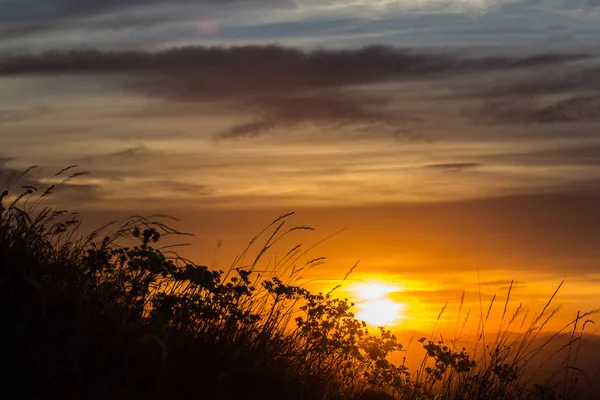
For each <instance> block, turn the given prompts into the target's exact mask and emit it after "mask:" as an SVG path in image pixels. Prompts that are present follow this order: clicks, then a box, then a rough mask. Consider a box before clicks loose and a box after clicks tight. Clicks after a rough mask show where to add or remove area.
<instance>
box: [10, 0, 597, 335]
mask: <svg viewBox="0 0 600 400" xmlns="http://www.w3.org/2000/svg"><path fill="white" fill-rule="evenodd" d="M599 44H600V1H599V0H544V1H538V0H472V1H470V0H437V1H436V0H414V1H408V0H397V1H395V0H320V1H316V0H270V1H269V0H262V1H261V0H227V1H224V0H219V1H217V0H169V1H166V0H109V1H107V0H102V1H101V0H0V181H4V180H6V179H8V177H9V176H10V175H11V174H12V173H15V172H17V171H21V170H23V169H24V168H26V167H28V166H31V165H34V164H35V165H39V166H40V168H38V169H37V170H34V171H33V172H32V174H31V175H29V176H28V177H27V178H26V179H24V181H23V182H21V184H32V185H39V184H40V183H41V182H44V181H45V180H46V179H47V178H48V177H49V176H51V175H52V174H53V173H54V172H56V171H57V170H59V169H61V168H62V167H65V166H67V165H71V164H77V165H79V169H78V170H79V171H88V172H89V173H90V174H89V175H88V176H84V177H79V178H77V179H75V180H74V181H72V182H70V183H69V184H68V185H65V186H64V187H63V188H62V190H60V191H59V192H58V193H57V195H56V197H55V201H58V202H59V203H60V204H61V206H62V207H67V208H69V209H71V210H77V211H80V212H81V213H82V215H83V216H84V219H85V220H86V222H87V223H88V224H90V226H94V224H95V226H100V225H102V224H103V223H105V222H108V221H111V220H113V219H116V218H121V217H125V216H128V215H131V214H153V213H160V214H170V215H173V216H176V217H178V218H180V219H181V221H180V222H178V223H176V227H177V228H179V229H181V230H184V231H188V232H192V233H194V234H196V236H195V237H194V238H192V239H191V243H192V245H191V246H190V247H188V248H185V249H183V250H182V252H183V253H184V254H185V255H187V256H190V257H191V258H193V259H194V260H196V261H197V262H199V263H203V264H210V265H211V266H214V267H216V268H227V266H228V265H229V263H230V262H231V260H232V259H233V256H234V255H235V254H236V253H238V252H240V251H242V250H243V248H244V246H245V244H246V243H247V242H248V241H249V240H250V239H251V238H252V237H253V235H254V234H256V233H258V232H259V231H260V229H262V227H263V226H265V225H266V224H268V223H269V222H270V221H271V220H273V219H274V218H276V217H277V216H279V215H282V214H284V213H286V212H289V211H292V210H295V211H297V214H296V215H295V216H293V218H292V219H291V220H290V223H292V224H293V223H296V224H299V225H310V226H312V227H314V228H315V229H316V231H315V232H310V233H301V234H300V235H298V237H297V240H299V241H301V242H304V243H305V244H306V246H309V245H311V244H312V243H315V242H318V241H319V240H320V239H322V238H325V237H328V236H329V235H331V234H334V233H336V232H339V233H337V234H335V235H333V236H332V237H331V238H329V239H327V240H326V241H325V242H323V243H322V244H320V245H319V246H317V247H316V248H315V249H314V250H312V251H311V252H310V253H309V254H308V255H307V260H308V259H310V258H314V257H318V256H326V257H327V258H328V260H327V262H326V263H325V264H323V265H320V266H318V267H316V268H314V269H313V270H311V271H309V272H308V273H307V275H306V276H305V277H304V278H305V281H307V283H306V284H307V285H309V286H310V287H312V288H314V289H315V290H329V289H330V288H332V287H333V286H335V285H337V284H338V283H340V280H341V279H342V278H343V277H344V275H345V274H346V272H347V271H348V270H349V269H350V268H351V267H352V266H353V265H354V264H355V263H356V262H357V261H359V260H360V263H359V265H358V267H357V268H356V270H355V271H354V272H353V274H352V275H351V279H349V280H347V281H346V282H344V286H343V287H342V289H340V295H344V296H346V295H347V296H350V297H352V298H353V299H355V300H357V301H358V302H359V305H358V306H359V308H360V307H362V311H363V314H364V313H365V312H367V313H368V310H369V307H371V309H381V307H382V305H385V304H387V305H389V304H392V305H394V304H395V306H394V307H395V308H394V307H392V308H391V309H390V310H391V313H392V314H394V315H396V316H397V317H398V318H396V319H395V320H394V325H395V326H402V327H405V328H407V329H417V330H420V329H431V326H432V325H433V321H434V320H435V319H436V318H437V316H438V314H439V312H440V310H441V309H442V308H443V307H444V304H445V303H446V302H448V306H447V308H446V311H445V314H444V316H443V318H442V323H443V324H447V325H448V326H449V327H454V326H455V323H456V320H457V310H458V307H459V303H460V300H461V293H462V292H463V290H464V291H465V298H464V300H465V306H464V309H463V311H462V312H463V314H464V313H466V311H467V309H469V308H471V309H472V310H473V313H474V314H477V316H479V314H480V297H481V300H482V301H483V302H484V303H485V304H487V303H488V302H489V301H490V300H491V299H492V297H493V295H494V293H497V297H496V301H498V302H499V303H503V301H504V300H505V298H506V292H507V290H508V287H509V284H510V282H511V280H513V279H514V286H513V293H512V296H513V299H512V302H511V306H510V310H511V311H514V310H515V309H516V308H517V306H518V305H519V303H520V302H523V304H524V306H525V307H526V308H530V309H531V314H533V313H534V312H535V311H537V310H539V309H540V308H541V307H542V306H543V305H544V303H545V301H546V300H547V299H548V298H549V297H550V295H551V294H552V292H553V291H554V289H555V288H556V287H557V286H558V284H559V283H560V282H561V281H562V280H563V279H566V283H565V286H564V287H563V288H562V290H561V292H560V294H559V296H558V297H557V302H556V304H557V305H559V304H561V305H563V309H562V310H561V312H560V314H559V316H558V317H557V318H556V324H555V325H553V326H554V327H557V326H560V325H561V324H564V323H565V322H567V321H568V320H569V319H571V318H572V317H574V316H575V314H576V312H577V311H578V310H580V309H581V310H582V311H587V310H590V309H594V308H600V297H599V296H598V293H600V57H599V56H600V52H599V51H598V48H599V47H598V45H599ZM290 226H291V225H290ZM342 230H343V231H342ZM340 231H341V232H340ZM185 240H186V241H187V238H186V239H185ZM219 243H220V245H219ZM294 244H295V242H294V241H291V242H290V243H286V245H290V246H293V245H294ZM277 251H281V252H284V251H285V249H284V248H283V247H282V248H280V249H278V250H277ZM274 256H275V255H274V254H273V257H274ZM365 282H366V283H365ZM365 284H366V285H367V286H369V285H370V286H371V287H375V288H377V287H379V288H382V289H381V290H379V291H378V290H374V292H375V293H372V292H373V290H372V291H369V290H367V289H364V288H362V289H361V288H360V285H365ZM373 285H379V286H373ZM369 302H371V303H369ZM373 302H374V303H373ZM377 302H379V303H377ZM382 302H383V303H382ZM369 304H370V305H369ZM384 308H385V307H384ZM501 311H502V305H500V306H499V308H498V312H501ZM371 312H374V311H371ZM592 329H595V328H592Z"/></svg>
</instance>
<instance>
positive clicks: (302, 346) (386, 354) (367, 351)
mask: <svg viewBox="0 0 600 400" xmlns="http://www.w3.org/2000/svg"><path fill="white" fill-rule="evenodd" d="M66 171H68V169H67V170H63V171H61V172H60V173H59V174H58V175H57V176H55V179H58V177H59V176H61V174H64V173H65V172H66ZM71 177H72V176H71ZM69 178H70V177H69ZM69 178H67V179H69ZM54 189H55V186H49V187H48V188H46V189H45V190H44V189H39V190H38V189H36V188H34V187H26V188H24V189H23V190H24V192H19V193H18V194H17V195H16V197H15V195H14V194H13V193H9V191H4V192H3V193H2V194H1V196H0V204H1V205H0V271H1V272H0V273H1V280H0V285H1V287H0V293H1V294H0V302H1V306H2V310H3V314H4V315H3V318H2V331H3V335H2V336H3V337H4V338H5V339H4V341H3V343H4V349H3V359H4V360H5V363H4V365H5V370H4V371H5V372H4V373H3V375H2V379H3V381H4V382H3V383H4V385H3V387H4V390H3V393H4V395H5V396H8V397H5V398H62V399H68V398H77V399H108V398H119V399H120V398H123V399H125V398H127V399H132V398H144V399H162V398H169V399H191V398H203V399H392V398H400V399H448V400H450V399H544V400H546V399H558V398H565V399H566V398H575V396H576V395H577V394H578V393H577V392H576V391H575V383H576V380H577V376H576V374H575V372H574V370H573V369H569V366H567V368H565V371H563V372H562V374H563V377H564V379H563V380H561V382H560V384H559V385H557V386H554V387H551V386H550V385H549V384H548V383H547V382H541V383H540V384H537V385H534V382H529V381H528V377H529V374H524V373H523V371H524V368H525V367H526V365H527V364H528V363H530V362H531V359H532V358H533V357H534V356H535V355H537V354H538V353H539V352H540V350H541V348H540V346H537V347H532V343H534V341H535V339H536V337H537V335H538V334H539V333H540V332H541V330H542V329H543V327H544V325H545V324H546V323H547V321H548V319H549V318H551V317H552V314H553V313H552V312H549V311H548V310H549V308H548V306H547V307H546V308H545V309H544V310H543V311H542V312H541V313H540V314H539V315H538V317H537V318H536V319H534V321H533V324H532V326H531V327H530V328H528V329H526V330H525V332H524V333H516V332H517V328H518V325H517V324H518V323H517V320H518V319H519V317H520V315H519V312H520V308H519V309H518V310H517V312H516V313H515V314H514V315H513V316H512V317H511V316H508V315H506V316H505V317H506V319H505V320H504V318H503V321H504V322H503V326H504V330H503V332H502V333H501V334H500V335H498V337H497V338H495V340H494V342H493V343H492V344H486V342H485V335H484V334H483V331H482V333H481V335H480V338H479V341H478V347H476V348H475V349H474V351H473V352H472V353H470V352H467V350H466V349H457V348H455V347H454V346H453V345H452V344H445V343H444V341H443V340H440V341H430V340H426V339H425V338H423V339H420V340H419V342H421V343H422V345H423V346H424V350H425V352H426V356H425V358H424V359H423V362H422V364H421V368H419V369H418V370H416V371H409V369H408V368H407V367H406V366H405V365H394V364H393V363H391V362H390V361H389V358H390V355H391V354H393V353H394V352H397V351H401V350H402V345H401V344H400V343H399V342H398V340H397V338H396V337H395V336H394V334H393V333H392V332H390V331H389V330H387V329H384V328H379V330H378V331H376V332H369V329H368V327H367V326H366V324H365V323H364V322H361V321H358V320H356V319H355V318H354V315H353V313H352V306H353V304H352V303H350V302H349V301H348V300H342V299H337V298H334V297H333V291H332V292H330V293H316V294H315V293H311V292H309V291H308V290H306V289H305V288H303V287H302V286H299V285H297V282H298V278H299V277H300V276H301V274H302V273H303V272H304V271H306V270H307V269H309V268H311V267H312V266H314V265H316V264H318V263H319V262H321V261H322V259H321V258H317V259H313V260H311V261H308V262H305V263H301V262H300V260H301V259H302V258H303V257H304V256H305V254H306V251H305V250H303V249H302V247H301V246H297V247H294V248H292V249H291V250H290V251H289V252H288V253H287V254H285V256H284V257H281V258H279V259H278V260H277V261H271V262H268V263H267V262H264V260H263V259H264V258H266V255H267V254H268V252H269V250H270V249H271V248H272V246H273V245H275V244H276V243H278V242H279V241H281V240H282V238H284V237H286V236H288V235H292V234H294V233H295V232H297V231H303V230H310V228H309V227H302V226H295V227H291V228H287V227H286V222H287V217H288V216H289V215H286V216H283V217H281V218H278V219H276V220H275V221H273V222H272V223H271V224H270V225H269V226H268V227H267V228H266V229H265V230H264V231H263V232H261V233H260V235H258V236H257V237H255V238H254V239H252V241H251V242H250V245H249V246H248V248H247V249H245V251H244V252H242V254H241V255H240V256H239V257H238V258H237V259H236V260H235V261H234V263H233V265H232V266H231V268H230V269H229V270H228V271H215V270H211V269H210V268H208V267H206V266H202V265H198V264H195V263H194V262H192V261H190V260H187V259H184V258H182V257H180V256H178V255H177V254H175V253H173V252H171V251H169V250H168V249H164V248H163V249H161V248H159V247H158V244H159V243H160V241H161V239H162V238H164V237H165V236H170V235H181V233H180V232H177V231H176V230H174V229H172V228H170V227H169V226H168V225H166V224H164V223H162V222H160V218H144V217H139V216H136V217H132V218H130V219H128V220H126V221H124V222H122V223H120V224H111V225H107V226H105V227H103V228H102V229H100V230H98V231H96V232H94V233H92V234H90V235H86V236H82V235H79V234H78V229H79V227H80V221H79V219H78V218H77V215H76V214H70V213H67V212H66V211H60V210H54V209H51V208H47V207H45V206H44V201H45V200H44V199H45V198H46V197H48V196H49V195H50V194H51V193H52V191H53V190H54ZM259 243H260V244H259ZM248 259H249V260H250V261H247V260H248ZM508 297H509V298H510V293H509V296H508ZM551 301H552V299H551V300H550V302H551ZM550 302H549V304H550ZM507 303H508V300H507ZM492 305H493V302H492V304H491V305H490V308H491V307H492ZM505 314H506V305H505ZM488 315H489V312H488ZM586 318H587V314H586V315H578V316H577V318H576V320H575V321H574V322H573V323H572V324H571V325H569V328H570V329H572V331H571V340H569V343H567V345H566V346H564V349H560V350H561V351H568V352H569V354H571V352H573V353H575V352H576V351H578V347H577V342H578V339H580V338H581V336H582V335H583V329H584V328H585V324H587V323H588V322H589V321H588V320H587V319H586ZM483 322H485V321H483ZM482 326H484V324H482ZM557 335H559V334H557ZM555 338H556V336H552V337H550V339H548V340H547V341H545V342H544V344H543V345H542V346H546V345H547V344H548V343H550V342H551V341H552V340H554V339H555ZM478 348H479V353H480V354H479V355H477V349H478ZM476 356H477V357H476ZM535 383H537V382H535Z"/></svg>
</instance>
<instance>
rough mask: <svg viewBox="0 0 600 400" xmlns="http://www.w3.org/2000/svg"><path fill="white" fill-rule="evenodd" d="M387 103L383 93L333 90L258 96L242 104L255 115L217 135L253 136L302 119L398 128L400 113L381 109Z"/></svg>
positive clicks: (336, 124) (294, 124) (334, 126)
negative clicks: (260, 98)
mask: <svg viewBox="0 0 600 400" xmlns="http://www.w3.org/2000/svg"><path fill="white" fill-rule="evenodd" d="M388 103H389V99H386V98H383V97H372V96H368V95H366V94H363V95H357V94H349V93H335V92H324V93H322V92H316V93H311V94H308V95H296V96H287V97H286V96H278V97H273V98H268V99H262V100H259V101H258V102H252V103H250V104H247V106H246V108H247V109H249V110H250V111H253V113H255V114H258V115H260V117H259V119H256V120H253V121H250V122H247V123H242V124H238V125H234V126H233V127H231V128H230V129H228V130H226V131H224V132H222V133H220V134H219V137H220V138H225V139H227V138H240V137H254V136H259V135H261V134H264V133H267V132H269V131H272V130H274V129H277V128H281V127H285V128H294V127H297V126H299V125H301V124H304V123H312V124H319V125H328V126H329V127H330V128H332V129H339V128H342V127H344V126H348V125H351V126H359V125H361V124H363V125H367V126H371V127H372V126H373V125H379V126H381V127H383V128H387V129H392V130H396V129H401V126H402V125H403V118H402V116H400V115H396V114H393V115H392V114H389V113H387V112H385V110H384V109H383V108H384V107H385V106H386V105H387V104H388Z"/></svg>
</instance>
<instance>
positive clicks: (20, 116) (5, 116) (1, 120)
mask: <svg viewBox="0 0 600 400" xmlns="http://www.w3.org/2000/svg"><path fill="white" fill-rule="evenodd" d="M50 111H51V109H50V107H43V106H40V107H33V108H30V109H26V110H0V125H2V124H6V123H10V122H20V121H24V120H27V119H29V118H35V117H38V116H40V115H43V114H47V113H48V112H50Z"/></svg>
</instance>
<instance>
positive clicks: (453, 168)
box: [427, 163, 482, 171]
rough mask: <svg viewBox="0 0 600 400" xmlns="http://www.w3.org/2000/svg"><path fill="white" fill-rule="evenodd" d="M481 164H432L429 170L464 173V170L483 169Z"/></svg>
mask: <svg viewBox="0 0 600 400" xmlns="http://www.w3.org/2000/svg"><path fill="white" fill-rule="evenodd" d="M481 165H482V164H480V163H446V164H431V165H428V166H427V168H433V169H442V170H448V171H462V170H464V169H471V168H477V167H481Z"/></svg>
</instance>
